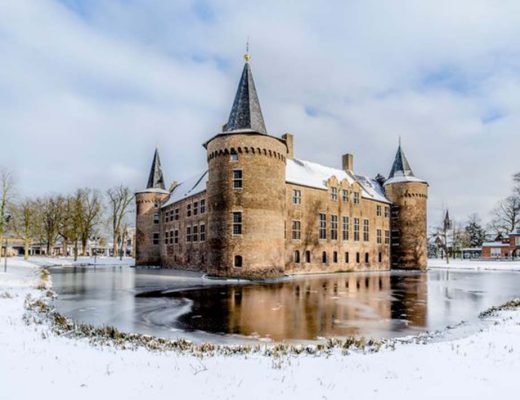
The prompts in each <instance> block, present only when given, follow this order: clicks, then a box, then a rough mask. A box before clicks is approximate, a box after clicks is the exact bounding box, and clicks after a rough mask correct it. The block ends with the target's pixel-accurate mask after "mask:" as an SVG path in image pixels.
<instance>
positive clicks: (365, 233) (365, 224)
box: [363, 219, 369, 242]
mask: <svg viewBox="0 0 520 400" xmlns="http://www.w3.org/2000/svg"><path fill="white" fill-rule="evenodd" d="M368 229H369V225H368V219H364V220H363V241H364V242H368V239H369V237H368Z"/></svg>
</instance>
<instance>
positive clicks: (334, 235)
mask: <svg viewBox="0 0 520 400" xmlns="http://www.w3.org/2000/svg"><path fill="white" fill-rule="evenodd" d="M330 239H331V240H338V216H337V215H331V216H330Z"/></svg>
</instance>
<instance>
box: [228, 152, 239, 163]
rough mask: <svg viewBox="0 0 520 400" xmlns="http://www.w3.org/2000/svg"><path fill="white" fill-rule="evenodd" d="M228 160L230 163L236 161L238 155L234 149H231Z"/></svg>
mask: <svg viewBox="0 0 520 400" xmlns="http://www.w3.org/2000/svg"><path fill="white" fill-rule="evenodd" d="M229 159H230V160H231V161H238V153H237V152H236V150H235V149H231V154H230V156H229Z"/></svg>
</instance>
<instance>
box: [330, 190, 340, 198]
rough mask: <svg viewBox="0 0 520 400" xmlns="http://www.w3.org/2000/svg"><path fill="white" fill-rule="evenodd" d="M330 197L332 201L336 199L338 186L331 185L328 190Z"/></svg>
mask: <svg viewBox="0 0 520 400" xmlns="http://www.w3.org/2000/svg"><path fill="white" fill-rule="evenodd" d="M330 199H331V200H332V201H338V188H336V187H333V188H332V189H331V192H330Z"/></svg>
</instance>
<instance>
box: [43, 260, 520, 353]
mask: <svg viewBox="0 0 520 400" xmlns="http://www.w3.org/2000/svg"><path fill="white" fill-rule="evenodd" d="M50 271H51V273H52V279H53V285H54V290H56V291H57V292H58V294H59V297H58V299H57V300H56V302H55V305H56V308H57V309H58V310H59V311H60V312H62V313H63V314H65V315H67V316H69V317H71V318H73V319H75V320H77V321H80V322H86V323H92V324H95V325H113V326H116V327H118V328H119V329H121V330H124V331H128V332H139V333H145V334H153V335H158V336H163V337H179V336H182V337H189V338H191V339H194V340H196V341H203V340H211V341H214V342H228V343H229V342H236V341H237V340H245V339H257V338H270V339H273V340H276V341H282V340H286V341H291V340H315V339H317V338H320V337H342V336H347V335H361V336H370V337H386V338H387V337H398V336H406V335H410V334H415V333H418V332H422V331H433V330H437V329H444V328H446V327H447V326H452V325H455V324H458V323H459V322H461V321H463V320H464V321H469V322H477V319H478V314H479V313H480V312H481V311H483V310H486V309H487V308H489V307H490V306H493V305H499V304H502V303H504V302H506V301H508V300H510V299H511V298H513V297H519V296H520V273H515V272H465V271H464V272H463V271H444V270H434V271H429V272H427V273H419V272H380V273H378V272H374V273H346V274H331V275H312V276H300V277H294V278H290V279H284V280H282V281H276V282H271V283H237V282H235V283H224V282H222V281H215V280H208V279H203V278H202V277H201V276H200V275H199V274H195V273H189V272H180V271H170V270H139V269H134V268H129V267H119V266H117V267H98V268H96V269H94V268H93V267H65V268H51V269H50Z"/></svg>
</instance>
